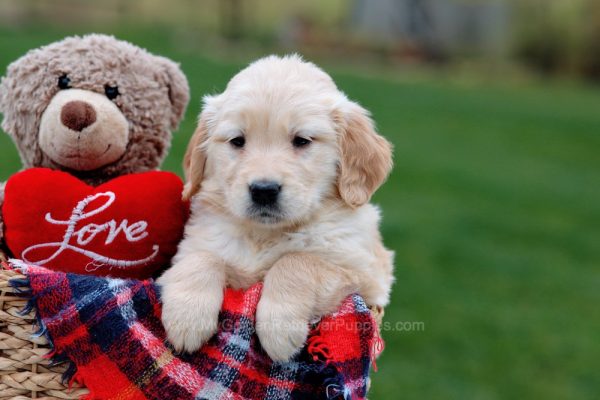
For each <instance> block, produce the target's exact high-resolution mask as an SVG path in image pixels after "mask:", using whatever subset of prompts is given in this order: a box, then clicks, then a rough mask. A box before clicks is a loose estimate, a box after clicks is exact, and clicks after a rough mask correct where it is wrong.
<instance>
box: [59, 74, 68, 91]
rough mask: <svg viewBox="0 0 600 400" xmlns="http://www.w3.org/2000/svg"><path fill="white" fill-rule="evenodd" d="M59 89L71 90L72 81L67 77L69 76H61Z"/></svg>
mask: <svg viewBox="0 0 600 400" xmlns="http://www.w3.org/2000/svg"><path fill="white" fill-rule="evenodd" d="M58 87H59V89H61V90H62V89H69V88H70V87H71V79H69V77H68V76H67V74H64V75H61V76H60V77H59V78H58Z"/></svg>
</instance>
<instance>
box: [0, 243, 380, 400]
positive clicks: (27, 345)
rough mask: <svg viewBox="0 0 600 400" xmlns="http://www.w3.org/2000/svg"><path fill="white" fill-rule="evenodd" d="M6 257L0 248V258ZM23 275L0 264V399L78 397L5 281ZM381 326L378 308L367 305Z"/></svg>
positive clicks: (21, 301) (32, 319)
mask: <svg viewBox="0 0 600 400" xmlns="http://www.w3.org/2000/svg"><path fill="white" fill-rule="evenodd" d="M3 261H6V258H5V256H4V254H3V253H2V251H1V250H0V262H3ZM13 278H17V279H18V278H24V276H23V275H21V274H19V273H18V272H15V271H10V270H6V269H4V268H2V267H1V266H0V399H15V400H20V399H78V398H80V397H81V396H83V395H85V394H87V393H88V390H87V389H86V388H84V387H81V386H79V385H78V384H77V383H73V384H72V385H71V388H69V387H67V385H65V384H64V383H63V381H62V374H63V372H64V371H65V369H66V365H64V364H63V365H56V366H50V360H49V359H47V358H44V356H45V355H46V354H48V353H49V352H50V348H49V346H48V341H47V340H46V338H45V337H43V336H41V337H33V336H32V334H33V333H34V332H35V331H36V330H37V329H38V326H37V322H36V318H35V311H31V312H30V313H28V314H26V315H21V314H20V313H19V312H20V311H21V310H23V309H24V308H25V305H26V304H27V299H25V298H23V297H20V296H18V294H17V293H16V291H15V289H14V288H12V287H11V286H10V285H9V284H8V281H9V280H10V279H13ZM371 312H372V313H373V316H374V318H375V321H377V324H378V325H379V326H381V321H382V318H383V310H382V309H371Z"/></svg>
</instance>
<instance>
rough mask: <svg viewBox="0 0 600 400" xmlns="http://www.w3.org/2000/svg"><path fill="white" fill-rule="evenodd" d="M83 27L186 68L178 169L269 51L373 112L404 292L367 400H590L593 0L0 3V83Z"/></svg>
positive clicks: (173, 160)
mask: <svg viewBox="0 0 600 400" xmlns="http://www.w3.org/2000/svg"><path fill="white" fill-rule="evenodd" d="M85 32H105V33H112V34H114V35H116V36H117V37H119V38H122V39H126V40H129V41H132V42H133V43H135V44H137V45H140V46H142V47H145V48H147V49H148V50H150V51H151V52H154V53H160V54H163V55H166V56H168V57H171V58H173V59H174V60H176V61H178V62H180V63H181V66H182V68H183V70H184V72H185V73H186V74H187V76H188V78H189V81H190V85H191V89H192V101H191V104H190V106H189V108H188V112H187V114H186V118H185V121H184V123H183V124H182V126H181V128H180V129H179V131H178V132H177V133H176V135H175V138H174V145H173V148H172V150H171V153H170V155H169V158H168V159H167V161H166V162H165V164H164V168H165V169H167V170H171V171H175V172H177V173H181V167H180V163H181V160H182V157H183V153H184V151H185V146H186V144H187V141H188V140H189V137H190V135H191V133H192V131H193V128H194V124H195V119H196V115H197V114H198V112H199V110H200V108H199V107H200V105H199V99H200V98H201V96H202V95H203V94H206V93H215V92H219V91H221V90H223V89H224V87H225V84H226V82H227V81H228V80H229V78H230V77H231V76H233V74H235V73H236V72H237V71H238V70H240V69H241V68H242V67H243V66H244V65H246V64H247V63H248V62H249V61H251V60H253V59H255V58H257V57H260V56H262V55H265V54H269V53H273V52H276V53H286V52H292V51H297V52H300V53H302V54H304V55H305V56H306V57H307V58H308V59H310V60H313V61H316V62H317V63H319V64H320V65H321V66H323V67H324V68H325V69H326V70H327V71H328V72H330V73H331V74H332V76H333V77H334V79H335V80H336V81H337V83H338V85H339V87H340V88H341V89H342V90H344V91H345V92H346V93H347V94H348V95H349V96H350V97H351V98H352V99H355V100H357V101H359V102H360V103H361V104H363V105H364V106H365V107H367V108H368V109H370V110H371V111H372V112H373V115H374V118H375V120H376V122H377V124H378V127H379V130H380V132H381V133H382V134H384V135H385V136H387V137H388V138H389V139H390V140H391V141H392V142H393V143H394V145H395V169H394V172H393V174H392V175H391V177H390V179H389V181H388V182H387V184H386V185H385V186H384V187H383V188H382V189H381V190H380V191H379V192H378V193H377V195H376V196H375V202H376V203H378V204H380V205H381V207H382V208H383V212H384V219H383V224H382V230H383V234H384V238H385V242H386V244H387V246H388V247H390V248H392V249H394V250H395V251H396V277H397V282H396V284H395V286H394V291H393V296H392V301H391V304H390V306H389V307H388V309H387V314H386V322H387V323H388V326H387V328H389V329H386V330H385V331H384V332H383V336H384V339H385V341H386V349H385V351H384V353H383V355H382V356H381V358H380V360H379V361H378V366H379V372H377V373H373V375H372V376H373V385H372V389H371V394H370V398H371V399H595V398H600V311H599V309H600V265H599V262H600V87H599V86H598V80H599V79H600V2H598V1H597V0H521V1H517V0H515V1H510V0H506V1H502V0H488V1H486V0H479V1H477V0H331V1H319V0H305V1H301V0H299V1H294V2H292V1H287V2H286V1H276V0H204V1H201V0H170V1H168V2H164V1H159V0H144V1H141V0H130V1H125V0H105V1H101V2H100V1H75V0H55V1H42V0H14V1H8V0H0V71H2V73H4V71H5V68H6V66H7V65H8V64H9V63H10V62H11V61H13V60H15V59H16V58H18V57H19V56H21V55H23V54H24V53H25V52H26V51H27V50H28V49H31V48H35V47H38V46H40V45H43V44H47V43H50V42H52V41H55V40H58V39H60V38H62V37H64V36H66V35H69V34H74V33H78V34H80V33H85ZM19 168H20V161H19V158H18V155H17V153H16V151H15V149H14V146H13V144H12V142H11V141H10V139H9V138H8V136H7V135H4V134H2V135H0V180H3V179H6V178H8V177H9V176H10V175H11V174H12V173H14V172H16V171H18V170H19ZM392 328H394V329H392Z"/></svg>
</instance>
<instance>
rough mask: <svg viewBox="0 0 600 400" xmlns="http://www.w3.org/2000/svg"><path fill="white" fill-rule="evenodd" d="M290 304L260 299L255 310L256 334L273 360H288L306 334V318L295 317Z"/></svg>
mask: <svg viewBox="0 0 600 400" xmlns="http://www.w3.org/2000/svg"><path fill="white" fill-rule="evenodd" d="M297 314H298V313H294V312H293V310H291V306H290V305H285V304H276V303H274V302H270V301H268V300H264V298H263V299H261V300H260V302H259V303H258V309H257V311H256V334H257V335H258V338H259V339H260V344H261V345H262V347H263V349H264V350H265V352H266V353H267V354H268V355H269V357H271V359H272V360H273V361H289V360H290V359H291V358H292V357H294V356H295V355H296V354H298V353H299V352H300V350H301V349H302V347H303V346H304V343H306V338H307V336H308V322H309V321H308V318H306V319H303V318H296V317H294V315H297Z"/></svg>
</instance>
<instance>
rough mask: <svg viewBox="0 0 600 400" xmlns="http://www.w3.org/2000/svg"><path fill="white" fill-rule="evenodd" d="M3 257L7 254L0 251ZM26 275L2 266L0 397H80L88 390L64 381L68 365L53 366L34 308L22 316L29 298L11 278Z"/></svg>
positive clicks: (0, 257) (0, 274) (0, 273)
mask: <svg viewBox="0 0 600 400" xmlns="http://www.w3.org/2000/svg"><path fill="white" fill-rule="evenodd" d="M0 260H1V261H5V257H4V255H3V254H2V252H1V251H0ZM13 278H23V276H22V275H20V274H19V273H17V272H15V271H8V270H6V269H3V268H1V267H0V399H78V398H80V397H81V396H82V395H84V394H86V393H88V391H87V389H85V388H82V387H80V386H78V385H77V384H75V383H74V384H73V385H72V386H71V388H68V387H67V386H66V385H64V384H63V382H62V374H63V372H64V371H65V368H66V365H64V364H63V365H57V366H52V367H51V366H50V360H48V359H47V358H44V356H45V355H46V354H47V353H48V352H49V351H50V349H49V346H48V341H47V340H46V338H44V337H43V336H42V337H33V336H32V333H34V332H35V331H36V330H37V326H36V319H35V315H34V311H31V312H30V313H29V314H27V315H20V314H19V311H21V310H22V309H23V308H24V307H25V305H26V303H27V299H24V298H22V297H19V296H18V295H17V294H16V293H15V290H14V289H13V288H12V287H10V285H9V284H8V281H9V280H10V279H13Z"/></svg>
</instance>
